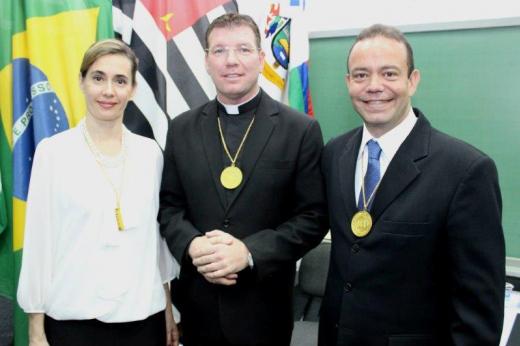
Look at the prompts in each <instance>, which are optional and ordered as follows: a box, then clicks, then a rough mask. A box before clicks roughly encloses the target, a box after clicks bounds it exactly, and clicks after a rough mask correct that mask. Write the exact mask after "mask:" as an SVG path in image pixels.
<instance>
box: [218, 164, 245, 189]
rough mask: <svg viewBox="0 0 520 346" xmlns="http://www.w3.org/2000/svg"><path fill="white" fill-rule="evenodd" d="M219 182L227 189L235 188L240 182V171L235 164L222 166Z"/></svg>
mask: <svg viewBox="0 0 520 346" xmlns="http://www.w3.org/2000/svg"><path fill="white" fill-rule="evenodd" d="M220 183H221V184H222V186H224V187H225V188H226V189H228V190H233V189H236V188H237V187H238V186H239V185H240V184H241V183H242V171H241V170H240V168H238V167H237V166H235V165H231V166H228V167H226V168H224V170H223V171H222V173H220Z"/></svg>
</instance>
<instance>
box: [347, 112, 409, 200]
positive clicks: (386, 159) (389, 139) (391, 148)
mask: <svg viewBox="0 0 520 346" xmlns="http://www.w3.org/2000/svg"><path fill="white" fill-rule="evenodd" d="M416 122H417V117H416V116H415V114H414V112H413V110H412V108H411V107H410V110H409V112H408V115H407V116H406V118H404V119H403V121H402V122H401V123H400V124H399V125H397V126H396V127H394V128H393V129H391V130H390V131H388V132H387V133H385V134H384V135H382V136H381V137H379V138H374V137H373V136H372V135H371V134H370V132H368V130H367V127H366V126H365V125H363V137H362V138H361V145H360V146H359V153H358V157H357V161H356V175H355V178H354V185H355V186H354V191H355V193H356V195H355V196H354V198H355V201H356V205H357V203H358V199H359V193H360V192H361V179H363V177H364V176H365V173H366V171H367V165H368V150H367V149H366V146H367V142H368V141H369V140H371V139H373V140H375V141H376V142H377V143H378V144H379V147H380V148H381V156H380V157H379V169H380V172H381V178H380V179H383V176H384V175H385V172H386V169H387V168H388V165H389V164H390V162H391V161H392V159H393V158H394V155H395V153H396V152H397V150H398V149H399V147H400V146H401V144H403V142H404V140H405V139H406V137H408V135H409V134H410V132H411V131H412V129H413V127H414V125H415V123H416ZM361 166H363V168H362V169H361ZM375 193H376V194H377V191H375ZM367 199H368V196H367Z"/></svg>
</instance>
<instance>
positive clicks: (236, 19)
mask: <svg viewBox="0 0 520 346" xmlns="http://www.w3.org/2000/svg"><path fill="white" fill-rule="evenodd" d="M242 25H244V26H247V27H249V28H251V30H252V31H253V33H254V34H255V41H256V48H258V49H260V30H259V29H258V25H256V23H255V21H254V20H253V18H251V17H250V16H248V15H247V14H239V13H226V14H223V15H221V16H220V17H218V18H216V19H215V20H214V21H213V22H211V24H210V25H209V26H208V29H207V30H206V37H205V44H206V47H204V48H209V35H210V34H211V32H212V31H213V29H215V28H231V27H237V26H242Z"/></svg>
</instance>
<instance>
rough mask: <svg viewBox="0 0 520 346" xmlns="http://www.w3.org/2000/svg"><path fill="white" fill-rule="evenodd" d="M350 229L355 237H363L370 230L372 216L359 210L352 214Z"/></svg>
mask: <svg viewBox="0 0 520 346" xmlns="http://www.w3.org/2000/svg"><path fill="white" fill-rule="evenodd" d="M350 227H351V229H352V233H354V235H355V236H356V237H359V238H362V237H365V236H366V235H367V234H368V233H370V231H371V229H372V216H370V214H369V212H368V211H366V210H360V211H358V212H357V213H355V214H354V217H353V218H352V221H351V223H350Z"/></svg>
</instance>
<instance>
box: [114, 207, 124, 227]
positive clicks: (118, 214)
mask: <svg viewBox="0 0 520 346" xmlns="http://www.w3.org/2000/svg"><path fill="white" fill-rule="evenodd" d="M116 221H117V228H118V229H119V230H120V231H123V230H124V229H125V223H124V222H123V215H122V214H121V208H119V207H117V208H116Z"/></svg>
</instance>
